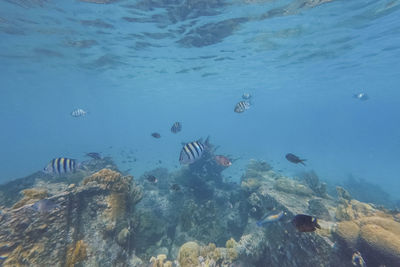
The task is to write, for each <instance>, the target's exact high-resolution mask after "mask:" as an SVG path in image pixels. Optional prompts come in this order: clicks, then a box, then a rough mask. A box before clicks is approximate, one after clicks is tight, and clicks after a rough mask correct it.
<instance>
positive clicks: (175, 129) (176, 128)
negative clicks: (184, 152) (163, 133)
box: [171, 121, 182, 133]
mask: <svg viewBox="0 0 400 267" xmlns="http://www.w3.org/2000/svg"><path fill="white" fill-rule="evenodd" d="M181 130H182V123H180V122H179V121H177V122H175V123H174V124H173V125H172V127H171V132H173V133H178V132H180V131H181Z"/></svg>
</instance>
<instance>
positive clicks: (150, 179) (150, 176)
mask: <svg viewBox="0 0 400 267" xmlns="http://www.w3.org/2000/svg"><path fill="white" fill-rule="evenodd" d="M146 180H147V181H149V182H150V183H153V184H155V183H157V182H158V180H157V178H156V177H155V176H154V175H147V177H146Z"/></svg>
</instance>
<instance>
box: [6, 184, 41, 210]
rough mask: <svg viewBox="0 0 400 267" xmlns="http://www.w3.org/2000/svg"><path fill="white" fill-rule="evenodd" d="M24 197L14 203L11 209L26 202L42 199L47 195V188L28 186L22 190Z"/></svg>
mask: <svg viewBox="0 0 400 267" xmlns="http://www.w3.org/2000/svg"><path fill="white" fill-rule="evenodd" d="M22 194H23V195H24V197H23V198H22V199H21V200H20V201H18V202H17V203H15V205H14V206H13V209H17V208H20V207H22V206H24V205H26V204H32V203H34V202H36V201H38V200H41V199H44V198H46V197H47V196H48V194H47V190H46V189H43V188H29V189H25V190H22Z"/></svg>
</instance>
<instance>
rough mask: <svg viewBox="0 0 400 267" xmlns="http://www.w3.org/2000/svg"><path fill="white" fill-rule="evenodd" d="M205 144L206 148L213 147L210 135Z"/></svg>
mask: <svg viewBox="0 0 400 267" xmlns="http://www.w3.org/2000/svg"><path fill="white" fill-rule="evenodd" d="M204 146H205V147H206V148H211V144H210V136H207V138H206V141H205V142H204Z"/></svg>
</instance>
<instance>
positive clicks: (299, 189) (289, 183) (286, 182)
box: [274, 178, 313, 196]
mask: <svg viewBox="0 0 400 267" xmlns="http://www.w3.org/2000/svg"><path fill="white" fill-rule="evenodd" d="M274 188H275V189H276V190H279V191H283V192H286V193H289V194H295V195H300V196H311V195H313V191H312V190H311V189H310V188H308V187H307V186H305V185H303V184H301V183H298V182H296V181H294V180H292V179H288V178H279V179H277V180H276V181H275V186H274Z"/></svg>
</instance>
